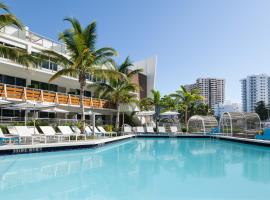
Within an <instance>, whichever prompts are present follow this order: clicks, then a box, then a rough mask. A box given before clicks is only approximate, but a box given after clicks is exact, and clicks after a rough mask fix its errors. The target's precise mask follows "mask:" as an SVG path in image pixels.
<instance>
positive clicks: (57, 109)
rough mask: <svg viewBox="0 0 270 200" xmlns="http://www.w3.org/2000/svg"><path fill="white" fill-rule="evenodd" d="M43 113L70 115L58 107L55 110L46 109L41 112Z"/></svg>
mask: <svg viewBox="0 0 270 200" xmlns="http://www.w3.org/2000/svg"><path fill="white" fill-rule="evenodd" d="M41 111H42V112H48V113H68V112H69V111H67V110H64V109H60V108H57V107H53V108H49V109H45V110H41Z"/></svg>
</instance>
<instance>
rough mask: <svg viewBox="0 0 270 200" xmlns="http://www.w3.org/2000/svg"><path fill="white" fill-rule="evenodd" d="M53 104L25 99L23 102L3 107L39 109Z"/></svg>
mask: <svg viewBox="0 0 270 200" xmlns="http://www.w3.org/2000/svg"><path fill="white" fill-rule="evenodd" d="M52 106H54V104H44V103H41V102H33V101H27V102H24V103H18V104H14V105H11V106H9V107H5V109H11V110H40V109H42V108H50V107H52Z"/></svg>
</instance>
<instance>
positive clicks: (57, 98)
mask: <svg viewBox="0 0 270 200" xmlns="http://www.w3.org/2000/svg"><path fill="white" fill-rule="evenodd" d="M0 97H1V98H3V99H6V100H9V101H13V102H23V101H27V100H28V101H35V102H43V103H55V104H56V105H60V106H70V107H79V106H80V99H79V96H78V95H71V94H66V93H59V92H51V91H46V90H40V89H33V88H27V87H20V86H14V85H8V84H2V83H0ZM84 106H85V108H92V109H107V110H108V109H115V105H114V104H112V103H111V102H110V101H108V100H104V99H97V98H91V97H84Z"/></svg>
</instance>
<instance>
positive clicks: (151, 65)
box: [131, 56, 157, 97]
mask: <svg viewBox="0 0 270 200" xmlns="http://www.w3.org/2000/svg"><path fill="white" fill-rule="evenodd" d="M133 65H134V66H133V67H131V69H133V70H135V69H143V72H142V74H144V75H146V77H147V97H152V92H151V90H153V89H155V84H156V67H157V57H156V56H153V57H150V58H148V59H145V60H142V61H138V62H134V63H133Z"/></svg>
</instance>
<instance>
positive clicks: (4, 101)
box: [0, 99, 11, 105]
mask: <svg viewBox="0 0 270 200" xmlns="http://www.w3.org/2000/svg"><path fill="white" fill-rule="evenodd" d="M10 103H11V102H10V101H7V100H4V99H0V105H6V104H10Z"/></svg>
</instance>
